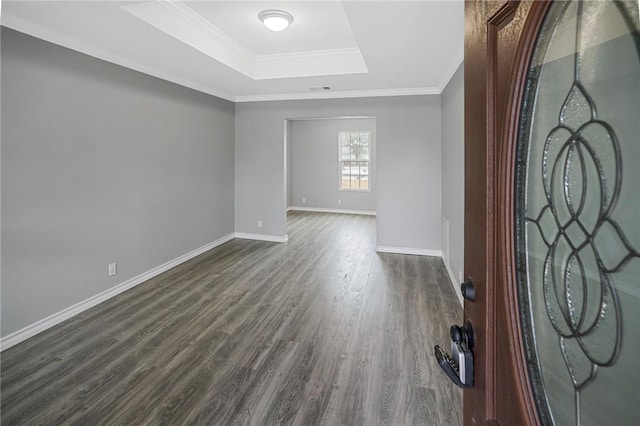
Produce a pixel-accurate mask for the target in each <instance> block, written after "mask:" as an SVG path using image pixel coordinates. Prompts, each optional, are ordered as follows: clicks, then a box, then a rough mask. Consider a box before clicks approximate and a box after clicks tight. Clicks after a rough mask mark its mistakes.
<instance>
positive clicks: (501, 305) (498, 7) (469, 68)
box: [464, 0, 548, 425]
mask: <svg viewBox="0 0 640 426" xmlns="http://www.w3.org/2000/svg"><path fill="white" fill-rule="evenodd" d="M547 8H548V3H546V2H540V1H535V2H533V1H495V0H487V1H468V2H467V3H466V5H465V274H466V275H467V276H470V277H471V278H472V279H473V280H474V283H475V285H476V294H477V296H476V300H475V301H474V302H469V301H465V319H467V320H470V321H471V323H472V324H473V327H474V330H475V334H476V345H475V348H474V355H475V386H474V388H472V389H467V390H465V391H464V424H465V425H485V424H494V425H495V424H499V425H529V424H531V425H536V424H540V420H539V419H538V416H537V412H536V408H535V404H534V401H533V396H532V394H531V391H530V389H531V387H530V385H529V382H528V381H529V379H528V374H527V369H526V365H525V358H524V350H523V342H522V341H521V336H520V332H519V330H520V324H519V315H518V310H517V309H518V305H517V295H516V293H515V290H516V286H515V283H514V282H513V279H512V276H513V273H512V272H513V271H512V268H513V244H512V242H511V241H512V238H510V235H513V223H512V222H513V221H512V219H509V218H513V214H512V205H513V202H512V199H511V197H512V195H511V194H512V193H513V191H512V187H511V185H512V182H513V170H512V168H513V167H512V165H511V162H510V161H507V160H508V159H509V158H513V150H514V149H515V139H516V133H517V132H516V130H517V118H518V115H519V100H520V97H521V95H522V89H523V88H522V86H523V80H524V78H525V76H526V70H527V65H528V58H529V57H530V53H531V49H532V45H533V44H534V41H535V35H536V34H537V29H538V28H539V26H540V24H541V22H542V18H543V17H544V14H545V11H546V9H547Z"/></svg>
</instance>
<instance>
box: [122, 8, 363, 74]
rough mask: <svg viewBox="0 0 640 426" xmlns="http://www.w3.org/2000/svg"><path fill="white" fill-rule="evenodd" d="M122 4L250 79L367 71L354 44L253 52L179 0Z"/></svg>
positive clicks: (133, 12) (131, 11) (136, 14)
mask: <svg viewBox="0 0 640 426" xmlns="http://www.w3.org/2000/svg"><path fill="white" fill-rule="evenodd" d="M121 8H122V9H123V10H125V11H127V12H128V13H130V14H131V15H133V16H135V17H136V18H138V19H140V20H141V21H143V22H145V23H147V24H149V25H151V26H153V27H154V28H156V29H158V30H160V31H162V32H163V33H165V34H167V35H168V36H170V37H173V38H175V39H176V40H179V41H180V42H182V43H184V44H186V45H187V46H189V47H191V48H193V49H196V50H197V51H199V52H201V53H203V54H205V55H206V56H208V57H209V58H211V59H213V60H216V61H218V62H220V63H222V64H224V65H226V66H228V67H230V68H232V69H234V70H236V71H238V72H240V73H242V74H244V75H245V76H247V77H249V78H251V79H252V80H267V79H276V78H291V77H314V76H326V75H345V74H361V73H367V72H369V70H368V69H367V65H366V64H365V62H364V58H363V57H362V53H361V52H360V49H358V48H357V47H350V48H341V49H329V50H317V51H306V52H291V53H282V54H270V55H256V54H254V53H253V52H251V51H250V50H249V49H247V48H245V47H244V46H243V45H242V44H240V43H238V42H237V41H236V40H235V39H233V38H232V37H231V36H229V35H228V34H227V33H225V32H224V31H222V30H221V29H219V28H218V27H216V26H215V25H214V24H213V23H211V22H210V21H208V20H207V19H205V18H204V17H203V16H201V15H200V14H198V13H197V12H196V11H194V10H193V9H191V8H190V7H189V6H187V5H186V4H184V3H183V2H181V1H180V0H171V1H169V0H155V1H147V2H144V3H134V4H129V5H124V6H121Z"/></svg>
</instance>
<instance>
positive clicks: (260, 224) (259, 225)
mask: <svg viewBox="0 0 640 426" xmlns="http://www.w3.org/2000/svg"><path fill="white" fill-rule="evenodd" d="M258 228H262V221H261V220H259V221H258Z"/></svg>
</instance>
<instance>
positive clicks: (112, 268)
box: [109, 262, 117, 277]
mask: <svg viewBox="0 0 640 426" xmlns="http://www.w3.org/2000/svg"><path fill="white" fill-rule="evenodd" d="M116 273H117V269H116V264H115V262H114V263H110V264H109V276H110V277H112V276H114V275H115V274H116Z"/></svg>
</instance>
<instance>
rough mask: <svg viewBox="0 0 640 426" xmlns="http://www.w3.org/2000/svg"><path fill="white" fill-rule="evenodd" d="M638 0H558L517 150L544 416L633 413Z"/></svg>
mask: <svg viewBox="0 0 640 426" xmlns="http://www.w3.org/2000/svg"><path fill="white" fill-rule="evenodd" d="M639 29H640V25H639V17H638V2H637V1H635V0H634V1H630V2H617V1H584V2H583V1H558V2H555V3H554V4H552V5H551V6H550V8H549V11H548V12H547V15H546V17H545V19H544V22H543V25H542V28H541V29H540V32H539V34H538V39H537V41H536V47H535V49H534V52H533V55H532V58H531V65H530V68H529V70H528V75H527V79H526V87H525V94H524V97H523V100H522V115H521V117H520V131H519V140H518V149H517V158H516V185H515V188H516V194H515V199H516V206H515V207H516V218H515V219H516V247H517V253H516V265H517V282H518V294H519V302H520V312H521V322H522V324H523V330H522V331H523V336H524V340H525V347H526V355H527V361H528V367H529V374H530V378H531V383H532V386H533V392H534V394H535V396H536V403H537V406H538V411H539V414H540V417H541V419H542V421H543V423H544V424H556V425H632V424H633V425H636V424H639V423H638V422H640V343H639V342H640V253H639V250H640V33H639Z"/></svg>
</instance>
